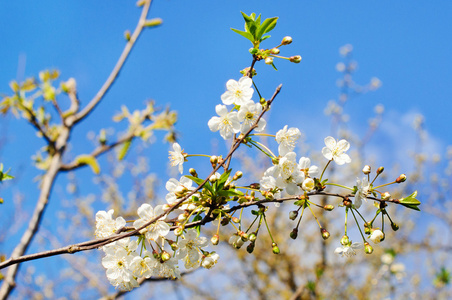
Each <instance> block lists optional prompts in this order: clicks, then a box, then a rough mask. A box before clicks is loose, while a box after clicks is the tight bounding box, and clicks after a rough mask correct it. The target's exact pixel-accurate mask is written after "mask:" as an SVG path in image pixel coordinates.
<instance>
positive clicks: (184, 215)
mask: <svg viewBox="0 0 452 300" xmlns="http://www.w3.org/2000/svg"><path fill="white" fill-rule="evenodd" d="M187 217H188V216H187V215H186V214H185V213H183V214H180V215H179V216H177V220H178V221H179V222H183V221H185V220H187Z"/></svg>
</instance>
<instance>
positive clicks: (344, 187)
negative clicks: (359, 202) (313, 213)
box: [320, 179, 354, 191]
mask: <svg viewBox="0 0 452 300" xmlns="http://www.w3.org/2000/svg"><path fill="white" fill-rule="evenodd" d="M320 180H322V179H320ZM325 185H334V186H338V187H341V188H343V189H347V190H350V191H354V189H352V188H350V187H348V186H345V185H341V184H337V183H325Z"/></svg>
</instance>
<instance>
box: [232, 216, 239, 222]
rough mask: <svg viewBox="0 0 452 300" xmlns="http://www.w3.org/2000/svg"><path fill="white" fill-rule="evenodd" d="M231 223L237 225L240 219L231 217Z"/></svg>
mask: <svg viewBox="0 0 452 300" xmlns="http://www.w3.org/2000/svg"><path fill="white" fill-rule="evenodd" d="M231 220H232V222H234V223H238V222H240V219H239V218H237V217H232V219H231Z"/></svg>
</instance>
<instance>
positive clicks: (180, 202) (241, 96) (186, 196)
mask: <svg viewBox="0 0 452 300" xmlns="http://www.w3.org/2000/svg"><path fill="white" fill-rule="evenodd" d="M252 84H253V82H252V79H251V78H250V77H247V76H244V77H242V78H241V79H239V80H238V81H235V80H233V79H231V80H228V82H227V84H226V88H227V91H226V92H225V93H224V94H223V95H222V96H221V101H222V102H223V104H219V105H217V106H216V112H217V114H218V115H219V117H217V116H214V117H212V118H211V119H210V120H209V121H208V126H209V128H210V130H211V131H214V132H216V131H219V133H220V135H221V136H222V137H223V138H224V139H230V138H234V139H235V140H236V141H237V140H239V141H242V142H243V143H247V144H248V145H250V146H254V147H255V148H256V149H257V150H259V151H261V152H262V153H264V154H265V155H267V156H268V157H269V158H270V159H271V162H272V166H271V167H269V168H268V169H267V170H265V172H264V173H263V176H262V177H261V178H260V181H259V184H251V185H248V186H242V187H237V186H236V184H237V183H236V181H237V180H238V179H240V178H241V177H242V175H243V174H242V172H241V171H237V172H236V173H235V174H234V175H233V176H232V175H231V172H232V170H231V169H229V167H225V164H224V161H223V159H222V157H221V156H210V155H193V154H192V155H190V154H188V153H186V152H185V151H184V150H183V149H182V147H181V146H180V145H179V144H178V143H173V145H172V151H169V160H170V164H171V166H173V167H177V168H178V171H179V172H180V173H181V174H183V170H184V167H183V165H184V163H185V162H186V161H187V158H188V157H191V156H207V157H209V162H210V164H211V165H212V167H213V169H214V170H213V171H212V173H211V175H209V177H208V178H207V179H206V180H203V179H201V178H199V177H198V174H197V172H196V170H195V169H193V168H191V169H190V170H189V173H190V175H183V176H182V177H180V179H176V178H170V179H169V180H168V181H167V182H166V184H165V188H166V190H167V194H166V196H165V201H166V203H165V204H163V205H157V206H155V207H153V206H151V205H150V204H147V203H144V204H142V205H141V206H140V207H139V208H138V210H137V216H138V217H137V219H135V220H133V221H130V222H133V227H131V228H127V227H125V225H126V221H125V220H124V219H123V218H122V217H118V218H116V219H113V213H114V211H113V210H109V211H108V212H105V211H99V212H98V213H97V214H96V231H95V236H96V237H97V238H106V237H109V236H111V235H113V234H115V233H118V232H120V231H128V230H135V231H138V233H137V234H136V238H134V237H128V238H124V239H121V240H118V241H116V242H113V243H111V244H108V245H106V246H103V247H102V250H103V251H104V252H105V257H104V258H103V259H102V265H103V266H104V267H105V268H106V274H107V278H108V279H109V281H110V282H111V284H112V285H114V286H115V287H117V288H120V289H122V290H131V289H132V288H134V287H136V286H138V279H139V278H143V277H144V278H150V277H164V278H179V277H180V274H181V271H180V269H179V261H182V262H183V265H184V267H185V269H193V268H198V267H204V268H207V269H210V268H212V267H213V266H214V265H215V264H216V262H217V261H218V259H219V255H218V254H217V253H215V252H213V251H212V252H209V251H206V250H205V248H206V247H207V246H208V245H209V241H208V239H207V238H206V237H203V236H201V235H200V232H201V225H197V224H195V223H196V221H199V220H208V221H210V222H211V221H213V220H217V221H218V229H217V233H216V234H215V235H214V236H213V237H212V239H211V240H210V242H211V244H213V245H217V244H218V242H219V228H220V224H221V225H227V224H229V223H231V221H232V223H240V224H239V227H238V228H237V227H236V226H234V228H235V229H236V232H235V233H234V234H233V235H232V236H231V237H230V239H229V243H230V244H232V245H233V246H234V247H235V248H237V249H239V248H240V247H241V246H242V245H243V244H244V243H245V242H250V243H249V245H248V247H247V251H248V252H250V253H251V252H252V251H253V249H254V246H255V241H256V238H257V234H258V231H259V229H260V226H261V224H262V222H263V221H264V222H265V223H266V220H265V211H266V209H265V207H264V206H262V205H260V206H258V207H259V210H258V211H252V213H253V214H254V215H255V216H256V219H255V220H254V222H253V223H252V224H251V225H250V227H249V228H248V229H247V230H246V232H244V231H242V230H241V214H240V218H237V217H234V216H233V214H234V211H235V210H234V209H231V206H230V203H231V202H232V201H236V202H237V203H235V204H234V205H235V206H234V207H235V209H236V208H237V207H238V206H237V204H239V205H240V204H242V203H244V202H247V203H252V202H253V201H257V200H259V199H258V198H257V197H256V193H260V194H261V195H262V196H263V197H264V198H265V199H266V200H267V201H268V200H270V201H273V200H278V198H281V196H282V193H286V194H288V195H290V196H293V198H292V199H294V200H298V201H295V205H296V206H297V208H298V209H297V210H295V211H292V212H291V213H290V216H289V217H290V219H291V220H295V219H296V218H297V217H298V211H300V210H302V211H301V215H300V216H299V218H300V220H301V217H302V216H303V212H304V209H305V208H307V207H309V210H310V211H311V213H312V214H313V216H314V218H316V217H315V215H314V212H313V211H312V209H310V205H316V206H319V205H318V204H315V203H314V202H312V200H310V198H309V197H310V196H312V195H316V194H318V193H321V192H323V191H324V190H325V189H326V186H327V185H335V186H337V187H342V188H344V189H347V190H348V192H349V194H348V195H346V196H343V197H342V198H343V205H342V206H343V207H345V213H346V222H347V214H348V212H349V211H350V212H351V213H353V214H354V211H357V209H359V208H360V207H361V205H362V202H363V200H366V201H367V199H368V197H369V195H371V194H372V195H375V193H376V191H377V190H376V188H378V187H382V186H386V185H388V184H383V185H380V186H377V187H374V186H373V182H374V181H375V179H377V177H378V175H379V174H381V173H382V172H383V168H382V167H380V168H378V170H377V175H376V176H375V178H374V179H373V181H372V182H370V175H369V174H370V173H371V170H370V167H369V166H366V167H365V168H364V169H363V173H364V174H365V175H366V176H365V177H364V178H363V179H359V178H358V179H357V181H356V185H355V186H354V187H353V188H351V187H346V186H343V185H340V184H336V183H327V181H328V180H327V179H323V175H324V173H325V171H326V169H327V168H328V166H329V165H330V163H331V162H335V163H336V164H337V165H339V166H341V165H344V164H347V163H350V162H351V158H350V156H349V155H348V154H347V153H346V152H347V151H348V149H349V148H350V143H349V142H348V141H346V140H344V139H342V140H336V139H335V138H333V137H331V136H328V137H326V138H325V139H324V142H325V147H323V149H322V151H321V153H322V155H323V157H324V158H325V159H326V160H327V162H326V163H325V166H324V167H323V169H322V171H321V172H320V170H321V169H320V168H319V167H318V166H316V165H312V164H311V159H310V158H308V157H305V156H302V157H300V158H299V159H297V154H296V153H295V147H296V144H297V142H298V140H299V139H300V137H301V131H300V130H299V129H298V128H295V127H290V128H289V126H288V125H285V126H284V127H283V128H282V129H281V130H279V131H277V132H276V134H275V135H270V134H263V133H261V134H259V133H257V134H252V135H250V132H251V130H250V129H254V130H255V131H257V132H261V131H263V130H264V129H265V126H266V122H265V120H264V119H263V118H262V115H263V113H264V112H265V111H264V107H265V105H267V104H268V103H266V101H265V100H263V101H261V102H259V103H254V102H253V101H252V100H251V98H252V95H253V93H254V90H253V88H252V87H251V86H252ZM226 105H233V107H232V108H231V109H229V110H228V108H227V107H226ZM239 132H241V135H240V137H239V139H236V136H234V135H235V134H237V133H239ZM259 135H266V136H273V137H274V139H275V141H276V143H277V144H278V152H277V153H278V154H277V155H275V154H274V153H273V152H272V151H271V150H270V149H269V148H268V147H267V146H266V145H263V144H261V143H259V142H258V141H257V140H256V137H258V136H259ZM222 166H223V167H224V171H223V173H222V174H221V173H220V172H218V171H219V170H220V168H221V167H222ZM228 166H229V164H228ZM319 173H321V174H320V176H319ZM405 179H406V176H405V175H404V174H402V175H401V176H399V178H397V180H396V181H394V182H392V183H400V182H403V181H405ZM392 183H389V184H392ZM194 184H196V185H194ZM201 187H202V188H201ZM242 190H244V191H242ZM250 190H251V192H250ZM350 191H351V192H350ZM377 192H379V191H377ZM379 193H381V192H379ZM323 195H324V194H323ZM335 196H336V197H337V194H336V195H335ZM415 196H416V193H413V194H412V195H410V196H409V197H407V198H406V199H407V201H409V202H407V203H409V204H410V205H415V206H416V205H418V204H417V203H418V201H417V200H416V199H415V198H414V197H415ZM381 197H382V199H383V200H387V199H389V197H390V195H389V193H387V192H386V193H381ZM350 198H352V199H353V200H351V199H350ZM416 201H417V202H416ZM275 203H276V204H278V205H279V202H278V201H275ZM278 205H276V206H278ZM323 208H324V209H325V210H332V209H333V208H334V206H332V205H325V206H324V207H323ZM379 213H382V214H383V215H385V214H387V212H386V211H385V210H384V206H381V208H380V210H378V211H377V215H378V214H379ZM170 214H171V217H170V216H169V215H170ZM354 216H355V215H354ZM257 219H259V222H255V221H256V220H257ZM316 219H317V218H316ZM374 220H375V218H374ZM254 223H256V224H258V225H257V228H254V231H251V226H252V225H253V224H254ZM372 223H373V220H372V221H371V222H365V224H364V227H365V230H364V231H365V233H366V234H368V239H369V240H370V241H372V242H373V243H375V244H377V243H379V242H381V241H383V240H384V238H385V235H384V232H383V231H382V230H380V229H379V228H374V226H373V224H372ZM190 224H191V225H190ZM299 224H300V221H298V225H299ZM298 225H297V227H296V228H295V229H294V230H293V231H292V232H291V234H290V237H291V238H294V239H295V238H296V237H297V235H298ZM193 226H196V227H194V228H192V227H193ZM319 226H320V231H321V234H322V237H323V238H324V239H327V238H328V237H329V236H330V234H329V232H328V231H327V230H326V229H325V228H323V227H322V226H321V225H320V223H319ZM266 227H267V230H268V232H269V234H270V237H271V233H270V229H269V227H268V225H267V226H266ZM391 227H392V228H393V229H394V230H396V229H397V228H398V227H397V225H396V224H395V223H393V222H392V220H391ZM382 228H383V227H382ZM361 235H362V238H363V243H352V242H351V241H350V240H349V238H348V236H347V223H345V235H344V236H343V238H342V239H341V244H342V246H341V247H338V248H337V249H336V250H335V253H337V254H339V255H341V256H346V257H351V256H354V255H355V254H356V250H358V249H361V248H364V250H365V252H366V253H369V254H370V253H372V251H373V249H372V247H371V246H370V244H369V243H368V242H366V238H365V237H364V235H363V234H361ZM165 249H167V250H165ZM272 250H273V253H275V254H278V253H280V250H279V248H278V246H277V244H276V242H275V241H273V238H272Z"/></svg>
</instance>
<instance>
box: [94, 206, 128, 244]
mask: <svg viewBox="0 0 452 300" xmlns="http://www.w3.org/2000/svg"><path fill="white" fill-rule="evenodd" d="M113 212H114V210H113V209H110V210H109V211H108V212H106V211H104V210H100V211H98V212H97V213H96V231H95V232H94V236H95V237H96V238H105V237H108V236H110V235H112V234H114V233H115V232H116V231H117V230H118V229H121V228H122V227H124V226H125V225H126V221H125V220H124V218H123V217H118V218H116V220H113Z"/></svg>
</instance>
